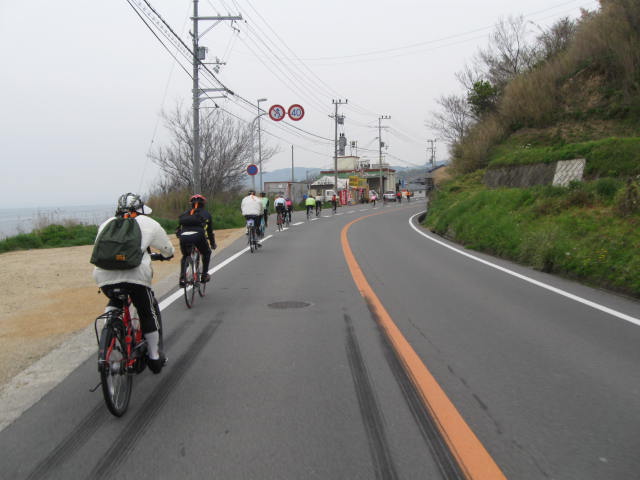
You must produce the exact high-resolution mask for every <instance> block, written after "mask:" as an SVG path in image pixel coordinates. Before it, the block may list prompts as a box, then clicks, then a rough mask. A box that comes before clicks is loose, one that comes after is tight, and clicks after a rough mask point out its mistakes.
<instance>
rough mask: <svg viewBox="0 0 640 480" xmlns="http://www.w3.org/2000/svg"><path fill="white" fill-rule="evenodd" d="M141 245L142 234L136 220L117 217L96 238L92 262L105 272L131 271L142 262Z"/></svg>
mask: <svg viewBox="0 0 640 480" xmlns="http://www.w3.org/2000/svg"><path fill="white" fill-rule="evenodd" d="M141 245H142V232H141V231H140V225H138V222H137V221H136V219H135V218H133V217H129V218H124V217H116V218H114V219H113V220H112V221H110V222H109V223H107V224H106V225H105V226H104V228H103V229H102V231H101V232H100V234H99V235H98V237H97V238H96V243H95V244H94V246H93V252H92V253H91V260H90V261H91V263H93V264H94V265H95V266H96V267H100V268H104V269H105V270H129V269H131V268H135V267H137V266H138V265H140V263H141V262H142V257H143V255H144V252H143V251H142V249H141V248H140V247H141Z"/></svg>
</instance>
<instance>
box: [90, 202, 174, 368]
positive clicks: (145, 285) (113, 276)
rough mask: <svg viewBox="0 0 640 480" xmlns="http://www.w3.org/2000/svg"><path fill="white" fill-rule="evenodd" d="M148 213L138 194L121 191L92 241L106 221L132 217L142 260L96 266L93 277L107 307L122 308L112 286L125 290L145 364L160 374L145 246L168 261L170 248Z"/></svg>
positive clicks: (161, 361) (161, 357)
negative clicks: (113, 210) (125, 265)
mask: <svg viewBox="0 0 640 480" xmlns="http://www.w3.org/2000/svg"><path fill="white" fill-rule="evenodd" d="M150 213H151V208H149V207H148V206H147V205H145V204H144V203H143V202H142V199H141V198H140V196H139V195H136V194H134V193H125V194H124V195H121V196H120V198H119V199H118V205H117V207H116V215H115V217H111V218H110V219H108V220H107V221H106V222H104V223H103V224H102V225H100V226H99V227H98V235H97V237H96V243H99V242H100V234H101V233H102V232H103V230H104V229H105V227H107V225H108V224H110V223H111V222H113V221H115V220H116V219H117V218H125V219H126V218H133V219H135V221H136V223H137V224H138V227H139V228H140V235H141V237H140V250H141V251H142V260H141V262H140V264H139V265H138V266H137V267H134V268H129V269H124V270H120V269H117V270H110V269H104V268H100V267H96V268H95V269H94V271H93V278H94V280H95V281H96V283H97V284H98V287H100V290H102V293H104V294H105V295H106V296H107V297H109V303H108V306H107V309H108V310H111V309H113V308H122V302H121V301H120V300H119V299H118V298H117V297H116V296H115V295H114V293H113V291H114V289H116V288H123V289H125V290H126V291H127V292H128V293H129V296H130V297H131V301H132V302H133V305H134V306H135V307H136V310H138V316H139V318H140V326H141V329H142V333H143V335H144V338H145V340H146V342H147V365H148V366H149V369H150V370H151V371H152V372H153V373H160V370H162V367H163V365H164V362H165V358H166V357H164V354H163V353H162V352H160V351H159V341H160V334H159V333H158V328H159V326H160V322H159V321H158V318H159V317H160V312H159V311H158V310H156V307H157V303H156V301H155V297H154V295H153V290H152V289H151V279H152V277H153V269H152V268H151V257H150V255H149V250H148V249H149V247H152V248H154V249H156V250H159V251H160V253H161V255H162V257H164V258H165V259H167V260H168V259H170V258H172V257H173V252H174V248H173V245H171V241H170V240H169V237H168V236H167V234H166V232H165V231H164V229H163V228H162V227H161V226H160V224H159V223H158V222H156V221H155V220H153V219H152V218H150V217H147V216H146V215H149V214H150Z"/></svg>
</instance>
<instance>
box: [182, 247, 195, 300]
mask: <svg viewBox="0 0 640 480" xmlns="http://www.w3.org/2000/svg"><path fill="white" fill-rule="evenodd" d="M195 272H196V270H195V265H194V263H193V257H191V255H189V256H188V257H187V267H186V268H185V271H184V280H185V282H184V302H185V303H186V304H187V308H191V307H192V306H193V300H194V299H195V294H196V290H195V285H194V281H193V279H194V275H195Z"/></svg>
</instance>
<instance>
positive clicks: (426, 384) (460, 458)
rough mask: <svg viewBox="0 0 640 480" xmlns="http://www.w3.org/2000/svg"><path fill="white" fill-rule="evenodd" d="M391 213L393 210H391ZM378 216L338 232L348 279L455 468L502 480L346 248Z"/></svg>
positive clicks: (474, 479)
mask: <svg viewBox="0 0 640 480" xmlns="http://www.w3.org/2000/svg"><path fill="white" fill-rule="evenodd" d="M391 211H393V210H391ZM383 213H387V212H386V211H385V212H378V213H374V214H370V215H365V216H363V217H360V218H357V219H355V220H352V221H351V222H349V223H348V224H347V225H345V226H344V228H343V229H342V231H341V232H340V241H341V243H342V251H343V253H344V257H345V260H346V261H347V265H348V266H349V270H350V271H351V276H352V277H353V281H354V282H355V284H356V287H357V288H358V290H359V291H360V294H361V295H362V297H363V298H364V299H365V301H366V302H367V303H368V305H369V306H370V308H371V310H372V314H373V315H374V316H375V317H376V318H377V320H378V322H379V324H380V326H381V327H382V330H383V331H384V333H385V335H386V336H387V338H388V339H389V341H390V343H391V345H392V347H393V349H394V350H395V353H396V355H397V356H398V358H399V359H400V362H401V363H402V366H403V368H404V369H405V371H406V372H407V374H408V376H409V378H410V379H411V381H412V382H413V385H414V387H415V388H416V390H417V391H418V393H419V394H420V397H421V399H422V402H423V404H424V405H425V406H426V408H427V409H428V410H429V412H430V413H431V416H432V417H433V419H434V421H435V423H436V425H437V426H438V429H439V431H440V434H441V435H442V437H443V438H444V440H445V442H446V443H447V446H448V447H449V450H450V451H451V452H452V454H453V456H454V457H455V459H456V461H457V462H458V465H459V466H460V468H461V469H462V471H463V472H464V474H465V476H466V477H467V478H468V479H470V480H480V479H482V480H484V479H487V480H500V479H506V477H505V475H504V473H502V470H500V467H498V465H497V464H496V462H495V461H494V460H493V458H492V457H491V455H489V452H487V450H486V448H485V447H484V445H482V443H481V442H480V440H479V439H478V437H476V435H475V433H473V431H472V430H471V428H470V427H469V425H467V423H466V422H465V421H464V419H463V418H462V416H461V415H460V413H459V412H458V410H457V409H456V407H455V406H454V405H453V403H452V402H451V400H449V397H447V394H446V393H445V392H444V390H442V387H440V385H439V384H438V382H437V381H436V379H435V378H434V377H433V375H432V374H431V372H430V371H429V370H428V369H427V367H426V366H425V364H424V363H423V362H422V359H421V358H420V357H419V356H418V354H417V353H416V352H415V350H414V349H413V347H411V345H410V344H409V342H408V341H407V339H406V338H405V337H404V335H403V334H402V332H401V331H400V329H399V328H398V327H397V325H396V324H395V323H394V321H393V319H392V318H391V315H389V312H387V310H386V309H385V308H384V305H383V304H382V302H381V301H380V299H379V298H378V296H377V295H376V294H375V292H374V291H373V289H372V288H371V285H369V282H368V281H367V279H366V277H365V275H364V273H363V272H362V269H361V268H360V265H358V262H357V261H356V258H355V256H354V255H353V252H352V250H351V246H350V245H349V240H348V238H347V233H348V232H349V228H351V226H352V225H353V224H354V223H356V222H359V221H361V220H363V219H365V218H368V217H372V216H374V215H380V214H383Z"/></svg>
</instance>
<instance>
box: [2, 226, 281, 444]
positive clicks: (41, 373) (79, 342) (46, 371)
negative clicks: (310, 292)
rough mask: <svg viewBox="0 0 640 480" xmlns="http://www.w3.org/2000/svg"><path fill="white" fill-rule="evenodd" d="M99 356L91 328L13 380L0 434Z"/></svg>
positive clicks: (5, 394) (4, 402)
mask: <svg viewBox="0 0 640 480" xmlns="http://www.w3.org/2000/svg"><path fill="white" fill-rule="evenodd" d="M271 237H273V235H269V236H267V237H265V238H263V239H262V242H264V241H265V240H268V239H269V238H271ZM248 250H249V247H245V248H244V249H242V250H240V251H239V252H237V253H235V254H233V255H232V256H230V257H229V258H227V259H226V260H224V261H223V262H220V263H219V264H218V265H216V266H215V267H213V268H212V269H210V270H209V273H210V274H211V273H215V272H217V271H218V270H220V269H222V268H223V267H225V266H226V265H228V264H229V263H231V262H232V261H234V260H235V259H237V258H238V257H239V256H240V255H242V254H243V253H245V252H247V251H248ZM182 294H183V290H182V289H178V290H177V291H176V292H174V293H173V294H171V295H169V296H168V297H167V298H165V299H164V300H162V302H160V304H159V307H160V310H164V309H165V308H167V307H168V306H169V305H171V303H173V302H174V301H175V300H176V299H178V298H180V297H182ZM96 352H97V346H96V340H95V333H94V330H93V324H91V325H89V326H87V327H86V328H84V329H83V330H81V331H80V332H78V333H76V334H75V335H73V336H72V337H71V338H69V339H67V340H66V341H65V342H64V343H62V344H61V345H60V346H58V347H57V348H55V349H53V350H52V351H51V352H49V353H48V354H47V355H45V356H44V357H42V358H41V359H40V360H38V361H37V362H35V363H33V364H31V365H30V366H29V367H27V368H26V369H25V370H23V371H22V372H20V373H19V374H17V375H16V376H14V377H13V378H12V379H10V380H9V381H8V382H7V383H6V384H5V385H4V386H3V387H2V388H0V432H1V431H2V430H4V429H5V428H6V427H7V426H9V425H11V423H13V422H14V421H15V420H16V419H17V418H19V417H20V416H21V415H22V414H23V413H24V412H25V411H27V410H28V409H29V408H30V407H31V406H32V405H34V404H35V403H37V402H38V401H40V399H41V398H42V397H44V396H45V395H46V394H47V393H48V392H49V391H50V390H52V389H53V388H55V387H56V386H57V385H58V384H59V383H60V382H61V381H62V380H64V379H65V378H66V377H67V376H68V375H69V374H70V373H71V372H72V371H73V370H75V369H76V368H77V367H78V366H80V364H82V363H83V362H84V361H86V360H87V359H88V358H90V357H91V356H94V355H96Z"/></svg>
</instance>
